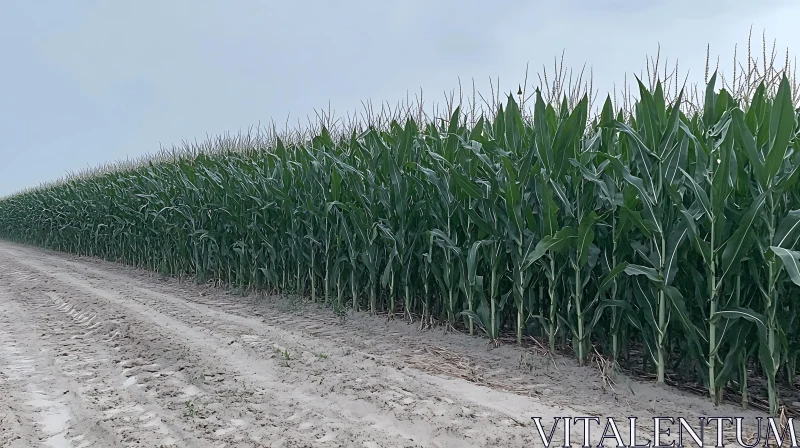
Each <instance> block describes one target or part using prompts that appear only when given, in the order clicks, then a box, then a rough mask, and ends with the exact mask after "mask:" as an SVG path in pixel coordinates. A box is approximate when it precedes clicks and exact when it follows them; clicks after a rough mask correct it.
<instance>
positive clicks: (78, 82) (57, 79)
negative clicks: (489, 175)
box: [0, 0, 800, 196]
mask: <svg viewBox="0 0 800 448" xmlns="http://www.w3.org/2000/svg"><path fill="white" fill-rule="evenodd" d="M0 9H1V10H2V11H1V12H0V54H2V55H3V60H4V64H3V68H2V70H0V91H2V95H0V133H1V134H2V136H3V138H2V141H0V196H3V195H7V194H10V193H12V192H14V191H17V190H19V189H22V188H25V187H30V186H35V185H38V184H39V183H41V182H45V181H49V180H55V179H57V178H59V177H61V176H63V175H64V174H65V173H66V172H71V171H76V170H81V169H84V168H86V167H91V166H96V165H98V164H101V163H105V162H111V161H115V160H118V159H124V158H126V157H128V156H130V157H138V156H141V155H143V154H147V153H152V152H155V151H157V150H158V149H159V145H164V146H171V145H172V144H173V143H180V141H181V140H184V139H188V140H194V139H198V140H203V139H205V137H206V135H215V134H219V133H223V132H226V131H231V132H234V133H235V132H238V131H239V130H241V129H247V128H248V127H250V126H252V125H257V124H258V123H259V121H260V122H261V123H267V122H269V121H270V120H271V119H274V120H275V121H277V122H278V123H281V124H282V123H284V122H285V120H286V117H287V115H289V116H290V117H291V118H292V120H294V121H296V120H297V119H298V118H300V119H303V120H305V117H306V116H307V115H309V114H313V110H314V109H315V108H316V109H327V107H328V103H329V102H330V104H331V105H332V107H333V109H335V110H336V111H337V115H338V116H342V115H344V114H345V113H346V112H348V111H351V112H353V111H358V110H359V108H360V107H361V101H362V100H368V99H372V101H374V102H377V103H380V102H382V101H388V102H389V103H392V104H394V103H396V102H397V101H399V100H402V99H404V98H405V97H406V93H407V92H408V91H410V92H412V95H413V93H414V92H418V91H419V89H420V88H422V89H423V90H424V92H425V95H426V98H427V99H428V100H434V101H441V100H442V99H443V98H444V95H443V93H444V91H445V90H448V91H449V90H451V89H453V88H456V87H457V86H458V77H461V79H462V81H463V82H465V83H469V82H471V81H470V80H471V79H473V78H474V79H475V80H476V83H477V84H478V86H479V88H480V90H481V91H483V92H487V86H488V83H487V80H488V78H489V77H493V78H496V77H499V78H500V82H501V87H503V90H505V91H507V90H509V89H511V88H516V85H517V84H518V83H520V82H521V81H522V79H523V75H524V71H525V65H526V64H527V63H530V64H531V69H532V70H534V71H535V70H538V69H539V68H541V66H542V64H548V66H550V65H552V61H553V57H554V56H558V55H560V54H561V53H562V51H565V52H566V62H567V63H568V64H569V65H570V66H572V67H575V68H577V69H580V67H581V66H582V65H583V64H584V63H586V64H587V65H588V66H591V67H592V68H593V70H594V85H595V87H596V88H599V89H600V90H601V91H606V90H607V89H609V88H611V86H612V83H613V82H615V81H616V82H617V83H621V81H622V76H623V74H624V73H626V72H627V73H639V72H640V70H642V69H644V67H645V57H646V56H647V55H654V54H655V52H656V49H657V45H658V43H659V42H660V43H661V49H662V57H666V58H669V60H670V61H674V60H675V58H676V57H677V58H678V59H679V60H680V68H681V71H682V72H684V73H685V70H687V69H691V71H692V73H693V74H694V75H695V77H694V78H695V80H697V76H699V77H700V78H699V80H700V81H702V72H703V69H704V64H705V51H706V44H711V51H712V54H714V55H720V56H721V57H722V63H723V69H724V70H726V71H729V70H730V63H728V62H729V61H730V60H731V57H732V53H733V46H734V44H735V43H739V47H740V49H741V48H742V47H743V46H744V45H745V44H746V39H747V34H748V30H749V28H750V26H751V25H752V26H753V30H754V37H755V38H757V42H755V44H756V45H755V47H756V48H760V44H761V33H762V31H764V30H766V33H767V38H768V40H769V41H770V44H771V42H772V40H773V39H777V45H778V51H779V54H780V56H779V58H778V59H779V60H780V61H782V60H783V58H784V54H785V50H786V48H787V47H788V48H789V49H790V50H792V51H794V50H795V49H798V48H800V32H798V31H797V26H798V23H800V4H798V2H797V1H795V0H792V1H789V0H786V1H763V2H760V3H759V2H755V1H743V0H728V1H721V0H707V1H703V0H694V1H689V0H673V1H662V2H655V1H653V2H644V1H634V0H603V1H596V0H595V1H577V0H567V1H559V2H555V1H548V2H542V1H530V0H529V1H521V0H506V1H494V2H488V1H474V0H458V1H457V0H428V1H422V0H408V1H404V2H389V1H375V0H373V1H355V0H341V1H336V2H333V1H330V2H327V1H303V0H291V1H282V2H277V1H263V0H262V1H255V0H237V1H206V0H203V1H201V0H171V1H164V0H158V1H155V0H148V1H142V0H140V1H136V2H120V1H100V0H95V1H88V0H80V1H79V0H72V1H69V2H67V1H63V0H59V1H45V0H36V1H30V0H16V1H12V0H8V1H4V2H3V7H2V8H0ZM791 54H792V56H794V55H795V54H796V53H794V52H791ZM532 74H533V73H532ZM530 81H531V83H532V82H533V81H535V78H533V77H532V79H530ZM531 83H529V84H531ZM601 96H602V95H601Z"/></svg>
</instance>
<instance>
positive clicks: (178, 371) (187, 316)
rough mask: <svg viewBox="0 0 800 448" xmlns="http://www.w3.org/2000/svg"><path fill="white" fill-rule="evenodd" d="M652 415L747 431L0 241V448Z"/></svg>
mask: <svg viewBox="0 0 800 448" xmlns="http://www.w3.org/2000/svg"><path fill="white" fill-rule="evenodd" d="M465 378H466V379H465ZM654 414H655V415H665V416H673V417H678V416H682V417H686V418H689V417H694V416H696V415H723V414H724V415H726V416H727V415H737V416H752V415H756V414H748V413H743V412H742V410H741V409H737V408H734V407H725V408H723V409H713V408H711V406H710V405H709V404H707V403H706V401H705V399H703V398H702V397H695V396H689V395H685V394H681V393H678V392H676V391H671V390H670V391H666V390H663V389H661V388H657V387H654V386H652V385H649V384H642V383H638V382H635V381H629V380H626V379H624V378H621V379H618V382H617V384H616V385H614V386H613V389H611V388H609V387H607V386H606V385H604V383H603V380H602V378H601V375H600V373H599V371H598V369H596V368H593V367H584V368H578V367H577V366H575V365H574V362H573V361H571V360H569V359H566V358H565V359H561V358H556V359H551V358H549V357H542V356H539V355H536V354H533V352H531V351H530V350H528V351H525V350H522V349H518V348H516V347H505V346H504V347H501V348H499V349H493V350H490V349H489V348H487V345H486V341H485V340H484V339H482V338H478V337H469V336H466V335H460V334H449V335H446V334H443V333H442V332H441V331H440V330H434V331H426V332H418V331H417V328H416V325H409V324H406V323H404V322H387V321H386V319H385V318H380V317H371V316H366V315H354V316H351V317H350V318H348V319H347V320H346V321H342V320H340V319H339V318H337V317H336V316H335V315H333V314H332V313H331V312H330V311H327V310H324V309H320V308H317V307H315V306H312V305H309V304H306V302H303V301H299V300H290V299H278V298H263V297H260V298H259V297H241V296H235V295H230V294H227V293H226V292H225V291H222V290H220V289H214V288H211V287H207V286H202V285H194V284H191V283H186V282H178V281H177V280H174V279H162V278H159V277H158V276H156V275H151V274H148V273H145V272H142V271H137V270H133V269H131V268H128V267H124V266H120V265H117V264H113V263H108V262H103V261H99V260H93V259H85V258H80V259H79V258H76V257H72V256H69V255H65V254H58V253H53V252H48V251H41V250H37V249H32V248H27V247H24V246H19V245H13V244H9V243H5V242H0V446H2V447H38V446H50V447H89V446H92V447H102V448H105V447H116V446H139V447H141V446H144V447H157V446H185V447H251V446H268V447H458V448H465V447H490V446H492V447H495V446H498V447H523V446H524V447H532V446H542V445H541V439H540V436H539V435H538V433H537V431H536V429H535V427H534V426H533V425H532V423H531V417H533V416H539V417H543V419H544V422H546V423H547V425H548V427H549V425H551V424H552V421H553V420H552V419H553V418H554V417H555V416H572V417H575V416H580V415H593V416H616V417H618V418H619V419H620V420H625V419H626V417H627V416H639V417H648V416H650V415H654ZM557 432H558V431H557ZM595 432H602V430H600V431H597V429H595ZM575 437H577V436H575ZM593 438H595V437H594V436H593ZM575 440H577V441H580V438H577V439H575Z"/></svg>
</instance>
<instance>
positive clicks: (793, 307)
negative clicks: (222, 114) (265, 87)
mask: <svg viewBox="0 0 800 448" xmlns="http://www.w3.org/2000/svg"><path fill="white" fill-rule="evenodd" d="M714 79H715V78H714V77H712V78H711V82H710V83H709V84H708V88H707V92H706V95H705V98H704V102H703V104H700V105H699V108H697V109H696V110H697V112H691V113H689V112H686V110H685V108H682V107H678V106H680V105H682V104H683V102H684V101H682V93H681V94H679V95H678V96H677V98H675V99H672V100H667V99H665V94H664V91H663V89H662V86H661V84H658V85H657V86H656V87H655V88H649V87H646V86H645V85H643V84H642V83H641V82H640V83H639V96H640V98H639V99H638V100H637V102H636V103H635V107H634V108H633V112H632V113H631V114H624V113H622V111H621V110H616V109H615V108H614V106H613V104H612V101H611V100H610V99H608V100H607V101H606V102H605V104H604V106H603V107H602V112H601V113H600V114H599V115H598V116H597V117H596V118H592V119H590V118H589V115H590V114H589V106H588V98H587V97H583V99H582V100H580V101H578V102H576V103H575V104H573V105H568V104H567V102H566V101H564V102H563V103H560V104H559V103H552V104H548V103H547V102H545V101H544V100H543V99H542V96H541V93H539V92H537V94H536V98H535V104H534V106H533V108H532V113H531V114H530V116H528V115H526V114H523V113H522V112H521V110H520V106H519V105H518V102H517V101H515V100H514V98H513V97H512V96H510V97H509V98H508V101H507V102H505V101H504V103H503V105H502V106H501V107H500V108H499V110H497V112H496V113H494V114H492V115H491V116H490V117H486V116H485V117H484V118H480V119H478V120H477V122H475V123H468V120H467V119H466V116H465V114H464V113H462V112H461V111H460V110H459V109H458V108H456V109H455V111H454V112H453V114H452V116H448V117H445V119H444V120H438V121H431V122H426V123H422V122H418V121H415V120H413V119H411V118H408V119H406V120H399V121H394V122H392V123H391V124H390V125H387V126H383V127H382V128H368V129H367V130H366V131H363V132H360V133H355V132H354V133H352V134H343V135H338V136H332V134H331V133H330V132H329V130H327V129H322V130H321V131H320V132H318V135H316V136H314V137H313V138H312V139H308V140H307V141H304V142H296V143H291V144H289V143H288V142H283V141H281V140H277V141H276V143H275V144H274V145H272V146H270V147H263V146H260V145H239V146H238V147H233V148H223V149H219V150H218V151H212V152H201V153H192V152H186V153H183V154H178V155H176V156H174V157H172V158H167V159H163V160H158V161H154V162H149V163H143V164H140V165H138V166H135V167H127V168H124V169H123V168H121V169H117V170H108V171H105V172H102V173H97V174H95V175H91V176H83V177H76V178H73V179H70V180H68V181H65V182H61V183H55V184H52V185H49V186H43V187H41V188H37V189H31V190H27V191H24V192H21V193H19V194H16V195H13V196H10V197H7V198H5V199H3V200H0V236H2V237H4V238H7V239H10V240H14V241H19V242H24V243H30V244H35V245H40V246H44V247H47V248H52V249H56V250H60V251H65V252H71V253H76V254H82V255H88V256H95V257H103V258H106V259H110V260H117V261H121V262H124V263H130V264H133V265H136V266H140V267H145V268H148V269H152V270H158V271H161V272H164V273H166V274H171V275H186V274H189V275H194V276H196V277H197V278H198V279H201V280H211V279H213V280H216V281H220V282H224V283H227V284H230V285H233V286H235V287H242V288H255V289H260V290H275V291H277V292H280V293H290V294H295V293H296V294H303V295H307V296H310V297H311V298H312V300H314V301H316V302H324V303H326V304H328V305H330V306H332V307H334V308H336V309H337V310H344V309H345V308H352V309H354V310H365V311H370V312H373V313H388V315H389V316H390V317H393V318H398V319H400V318H402V319H407V320H409V321H411V320H418V321H420V322H421V324H422V325H423V326H428V325H431V324H432V323H440V324H443V325H446V326H448V327H458V328H463V329H465V331H469V332H470V334H473V333H482V334H485V335H486V336H488V337H489V338H491V339H493V340H495V341H496V340H499V339H500V337H501V335H502V334H505V333H512V334H515V336H516V339H517V341H518V342H522V341H523V339H524V338H527V337H529V336H531V337H535V338H541V339H543V340H546V341H547V342H548V343H549V347H550V349H551V350H558V349H562V348H566V347H568V348H569V349H570V350H571V351H572V352H574V354H575V357H576V358H577V361H578V362H579V363H580V364H586V363H587V361H589V360H590V356H591V354H590V353H592V352H593V351H594V349H596V350H598V351H599V352H601V353H603V354H604V355H606V356H608V357H610V358H613V359H614V360H615V362H618V363H627V364H629V365H631V364H632V363H634V362H636V363H637V365H638V366H641V368H644V369H645V370H647V371H651V372H653V373H654V374H655V377H656V381H658V382H664V381H665V375H666V374H667V373H668V372H673V373H674V372H683V373H682V374H681V376H680V378H681V379H682V381H687V382H702V383H703V384H705V385H706V386H707V388H708V393H709V395H710V397H711V399H712V400H713V401H714V402H715V403H719V402H720V400H721V399H722V397H723V391H724V390H726V389H727V390H730V389H731V388H734V390H738V391H740V392H741V395H742V401H743V403H744V404H745V405H746V404H747V400H748V395H747V394H748V378H751V381H752V378H753V377H756V379H757V380H759V381H764V383H765V384H766V391H767V393H766V395H767V396H768V399H769V404H770V410H771V412H772V413H775V412H777V410H778V406H779V396H778V385H779V384H780V383H781V382H784V381H788V382H790V383H793V382H794V375H795V372H796V363H797V359H798V355H800V328H798V326H799V325H800V323H799V322H798V317H799V316H800V243H799V242H798V239H800V185H798V177H800V137H798V111H797V110H795V108H794V105H793V102H792V94H791V91H790V90H791V88H790V84H789V82H788V81H787V80H786V79H785V78H784V79H783V81H782V82H780V84H779V87H778V88H777V89H772V90H770V89H767V88H765V86H764V85H762V86H761V87H759V89H757V90H756V91H755V93H754V94H753V95H752V97H750V98H746V101H744V100H745V99H742V98H736V97H734V96H732V95H731V94H729V93H728V92H727V91H726V90H725V89H721V90H716V89H715V88H714V85H715V82H714ZM632 348H633V349H634V350H633V352H636V353H640V354H641V355H640V356H639V357H638V358H636V357H634V356H633V355H632V354H631V353H632V351H631V349H632ZM634 358H635V359H634ZM753 370H755V372H754V371H753ZM737 393H738V392H737Z"/></svg>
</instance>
